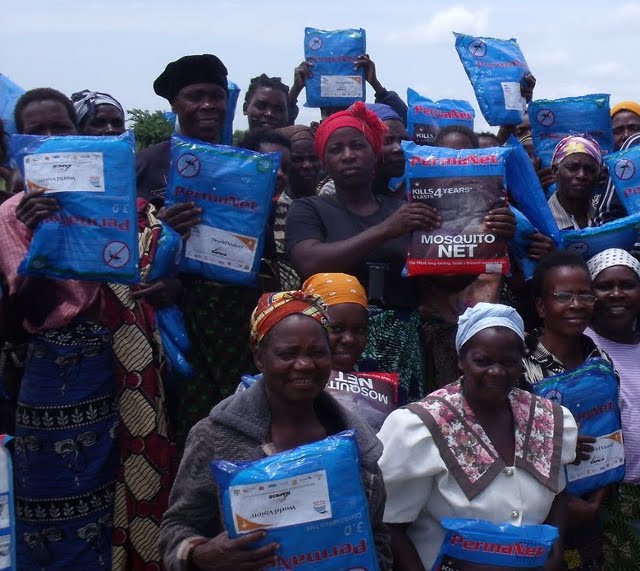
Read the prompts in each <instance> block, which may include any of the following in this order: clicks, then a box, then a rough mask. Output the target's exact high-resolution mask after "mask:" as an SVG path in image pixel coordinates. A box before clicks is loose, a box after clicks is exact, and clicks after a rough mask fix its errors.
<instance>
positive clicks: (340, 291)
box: [302, 274, 369, 308]
mask: <svg viewBox="0 0 640 571" xmlns="http://www.w3.org/2000/svg"><path fill="white" fill-rule="evenodd" d="M302 291H303V292H304V293H306V294H307V295H318V296H320V297H321V298H322V299H323V301H324V302H325V303H326V304H327V306H329V307H331V306H332V305H338V304H339V303H357V304H358V305H362V306H363V307H365V308H366V307H368V305H369V304H368V303H367V294H366V292H365V291H364V288H363V287H362V285H361V284H360V282H359V281H358V278H356V277H354V276H350V275H348V274H316V275H314V276H311V277H310V278H309V279H308V280H307V281H306V282H304V284H302Z"/></svg>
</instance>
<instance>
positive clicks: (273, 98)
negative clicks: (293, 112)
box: [242, 73, 295, 131]
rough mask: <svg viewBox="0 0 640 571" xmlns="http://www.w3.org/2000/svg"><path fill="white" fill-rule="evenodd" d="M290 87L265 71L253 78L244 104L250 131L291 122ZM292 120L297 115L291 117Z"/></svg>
mask: <svg viewBox="0 0 640 571" xmlns="http://www.w3.org/2000/svg"><path fill="white" fill-rule="evenodd" d="M288 105H289V87H288V86H286V85H285V84H284V83H282V80H281V79H280V78H279V77H269V76H267V75H265V74H264V73H263V74H262V75H259V76H258V77H254V78H252V79H251V83H250V84H249V89H247V94H246V95H245V98H244V105H243V106H242V111H243V113H244V114H245V115H246V116H247V121H248V122H249V131H255V130H256V129H278V128H280V127H286V126H287V125H288V124H289V108H288ZM291 119H292V121H293V120H294V119H295V117H292V118H291Z"/></svg>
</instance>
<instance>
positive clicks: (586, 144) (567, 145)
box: [551, 135, 602, 170]
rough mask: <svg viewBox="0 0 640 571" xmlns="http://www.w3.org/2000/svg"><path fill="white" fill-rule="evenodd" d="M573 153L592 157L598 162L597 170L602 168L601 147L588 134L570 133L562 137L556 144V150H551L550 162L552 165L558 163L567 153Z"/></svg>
mask: <svg viewBox="0 0 640 571" xmlns="http://www.w3.org/2000/svg"><path fill="white" fill-rule="evenodd" d="M575 153H585V154H587V155H589V156H591V157H593V158H594V159H595V160H596V162H597V163H598V170H602V149H600V145H598V143H597V141H595V140H594V139H592V138H591V137H589V136H588V135H585V136H576V135H570V136H568V137H565V138H564V139H562V141H560V142H559V143H558V144H557V145H556V150H555V151H553V158H552V159H551V164H552V165H554V166H555V165H559V164H560V163H561V162H562V161H563V160H564V159H566V158H567V157H568V156H569V155H573V154H575Z"/></svg>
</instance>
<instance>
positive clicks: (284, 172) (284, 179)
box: [259, 143, 291, 194]
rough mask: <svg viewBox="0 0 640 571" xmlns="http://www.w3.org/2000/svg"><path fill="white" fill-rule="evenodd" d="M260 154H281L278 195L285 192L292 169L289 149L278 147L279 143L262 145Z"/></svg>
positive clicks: (277, 184)
mask: <svg viewBox="0 0 640 571" xmlns="http://www.w3.org/2000/svg"><path fill="white" fill-rule="evenodd" d="M259 152H261V153H280V165H279V166H278V175H277V177H276V193H277V194H280V193H282V192H284V191H285V190H286V188H287V185H288V184H289V171H290V169H291V151H290V150H289V148H288V147H284V146H283V145H278V144H277V143H261V144H260V149H259Z"/></svg>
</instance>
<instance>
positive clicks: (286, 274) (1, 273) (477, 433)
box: [0, 54, 640, 571]
mask: <svg viewBox="0 0 640 571" xmlns="http://www.w3.org/2000/svg"><path fill="white" fill-rule="evenodd" d="M355 67H356V68H358V69H359V68H362V69H364V70H365V78H366V80H367V81H368V82H369V84H370V85H371V86H372V87H373V89H374V92H375V103H371V104H369V103H367V104H364V103H361V102H358V103H355V104H354V105H352V106H350V107H349V108H344V109H339V108H325V109H321V119H322V120H321V121H320V122H319V123H313V124H311V125H308V126H307V125H300V124H295V119H296V117H297V115H298V107H297V98H298V96H299V95H300V93H301V91H302V90H303V89H304V86H305V81H306V79H308V77H309V76H310V74H312V73H313V66H312V65H311V64H310V63H308V62H303V63H302V64H301V65H300V66H298V67H297V68H296V69H295V71H294V82H293V85H292V87H291V88H289V87H288V86H287V85H285V84H284V83H283V82H282V81H281V80H280V78H275V77H269V76H267V75H264V74H262V75H260V76H258V77H255V78H254V79H252V80H251V83H250V86H249V89H248V90H247V92H246V96H245V99H244V103H243V105H242V112H243V113H244V115H246V116H247V121H248V126H249V127H248V130H247V132H246V134H245V136H244V138H243V139H242V141H241V142H240V144H239V145H240V146H241V147H244V148H246V149H250V150H253V151H256V152H263V153H266V152H277V153H279V154H280V166H279V171H278V177H277V182H276V188H275V194H274V200H273V205H272V213H271V217H270V220H269V223H268V226H267V239H266V242H267V243H266V246H265V250H264V254H263V260H262V265H261V270H260V274H259V278H258V282H257V284H256V285H255V286H251V287H250V286H239V285H231V284H224V283H217V282H212V281H209V280H207V279H204V278H202V277H198V276H195V275H182V274H181V275H178V276H175V277H165V278H162V279H160V280H150V279H149V276H150V268H151V266H152V264H153V261H154V256H155V254H156V251H157V246H158V240H159V238H160V235H161V231H162V228H163V227H166V226H168V227H170V228H172V229H173V230H175V231H176V232H177V233H178V234H179V235H180V236H181V238H182V240H187V239H188V238H189V235H190V232H191V230H192V228H194V227H195V226H197V225H198V224H200V223H201V222H202V214H203V211H202V209H201V208H200V207H199V206H198V205H197V203H195V202H184V203H180V204H175V205H173V206H170V207H167V206H165V204H164V202H165V191H166V188H167V184H168V179H169V175H168V173H169V168H170V160H171V159H170V150H171V142H170V141H168V140H167V141H164V142H161V143H159V144H157V145H154V146H152V147H149V148H147V149H144V150H142V151H140V152H139V153H138V155H137V166H136V169H137V172H136V174H137V193H138V196H137V211H138V236H139V249H140V253H141V256H140V260H141V267H140V270H141V282H140V283H139V284H137V285H134V286H127V285H122V284H111V283H100V282H88V281H75V280H53V279H47V278H34V277H26V276H24V275H22V274H21V273H20V272H19V266H20V263H21V261H22V260H23V258H24V257H25V255H26V253H27V251H28V249H29V245H30V241H31V238H32V236H33V233H34V230H36V229H37V227H38V225H39V224H40V223H41V222H42V221H43V220H45V219H46V218H47V217H49V216H51V215H52V214H53V213H55V212H56V211H57V210H58V209H59V203H58V201H57V200H56V198H55V195H47V194H46V193H45V192H44V191H42V190H28V191H26V190H25V189H24V188H23V182H22V179H21V176H20V173H19V171H18V170H16V169H13V168H11V163H10V161H9V160H8V159H10V156H9V154H10V153H9V147H8V145H7V137H6V136H5V134H4V132H3V131H2V132H0V177H2V180H3V181H4V190H3V191H2V195H1V199H2V203H1V204H0V244H1V247H0V277H1V279H2V301H1V305H0V319H1V328H0V342H2V353H1V357H0V376H1V378H2V380H3V385H2V401H1V402H0V406H1V408H0V411H1V414H2V417H1V419H0V433H2V432H5V433H8V434H13V435H15V440H14V445H13V449H12V452H13V461H14V480H15V483H14V494H15V514H16V520H17V523H16V541H17V568H18V569H21V570H36V569H37V570H41V569H46V570H57V569H59V570H70V569H78V570H81V569H82V570H85V569H113V570H114V571H117V570H123V571H124V570H130V569H131V570H136V571H149V570H152V569H158V570H159V569H171V570H175V571H177V570H182V569H203V570H229V571H231V570H240V569H244V570H248V571H250V570H256V571H257V570H259V569H266V568H270V566H273V565H275V561H276V554H277V551H278V545H276V544H274V543H268V544H266V545H262V546H261V547H255V545H254V544H255V543H256V542H257V541H258V540H262V539H264V537H267V533H266V532H265V531H255V532H253V533H250V534H247V535H244V536H241V537H239V538H232V537H231V536H230V535H229V533H228V530H226V529H225V527H224V522H223V519H222V517H221V506H220V502H219V496H218V493H219V491H218V489H217V486H216V483H215V481H214V479H213V476H212V474H211V472H210V469H209V463H210V461H212V460H215V459H220V460H243V461H252V460H257V459H259V458H263V457H265V456H268V455H272V454H275V453H278V452H282V451H286V450H290V449H292V448H295V447H297V446H300V445H303V444H306V443H310V442H314V441H318V440H321V439H323V438H325V437H327V436H329V435H332V434H336V433H338V432H340V431H343V430H345V429H349V428H355V429H357V442H358V446H359V449H360V458H361V473H362V481H363V485H364V489H365V492H366V497H367V499H368V502H369V507H370V517H371V525H372V530H373V537H374V540H375V549H376V553H377V556H378V560H379V564H380V568H381V569H383V570H391V569H396V570H397V571H422V570H428V569H431V566H432V565H433V563H434V560H435V558H436V556H437V553H438V551H439V549H440V545H441V543H442V540H443V537H444V531H443V528H442V526H441V523H440V520H441V519H442V518H444V517H448V516H455V517H465V518H478V519H484V520H488V521H491V522H493V523H512V524H514V525H527V524H542V523H548V524H550V525H553V526H556V527H557V528H558V530H559V532H560V539H559V540H558V541H557V542H556V544H555V545H554V548H553V551H552V554H551V556H550V558H549V561H548V563H547V566H546V569H554V570H561V569H562V570H569V569H575V570H584V571H586V570H597V569H605V568H611V569H625V570H628V571H632V570H633V569H640V531H639V530H640V487H639V486H638V485H639V484H640V430H635V429H636V428H637V425H638V420H637V418H638V409H636V404H638V406H639V407H640V400H639V397H638V395H639V394H640V372H639V369H638V367H637V363H638V362H639V358H640V335H639V333H638V328H637V316H638V314H639V313H640V262H639V261H638V260H637V259H636V257H634V255H632V253H630V252H627V251H625V250H621V249H617V248H612V249H608V250H605V251H603V252H601V253H599V254H597V255H596V256H594V257H593V258H591V259H589V260H584V259H583V258H582V257H581V256H580V255H578V254H575V253H570V252H567V251H561V250H557V245H556V244H555V243H554V241H553V240H552V238H551V237H550V236H546V235H544V234H543V233H542V232H540V231H537V232H535V233H533V234H532V235H531V236H529V249H528V255H529V257H530V258H531V260H532V261H534V262H536V263H537V267H536V271H535V274H534V276H533V278H532V279H531V280H529V281H526V280H525V279H524V278H523V275H522V273H521V272H520V271H519V269H518V267H517V266H516V265H513V269H512V272H511V275H510V276H508V277H507V276H501V275H499V274H482V275H457V276H452V275H439V276H423V277H414V278H405V277H402V269H403V267H404V265H405V262H406V257H407V249H408V244H409V237H410V235H411V233H412V232H414V231H429V230H432V229H435V228H438V227H439V226H440V224H441V223H442V218H441V214H440V213H439V212H438V211H437V210H435V209H434V208H432V207H430V206H427V205H425V204H424V203H409V202H407V199H406V197H405V189H404V183H403V182H402V177H403V175H404V169H405V158H404V153H403V150H402V147H401V143H402V142H403V141H408V140H410V137H409V134H408V132H407V124H406V122H407V106H406V104H405V103H404V102H403V100H402V98H401V97H400V96H399V95H398V94H397V93H394V92H392V91H388V90H386V89H385V88H384V87H383V86H382V83H381V82H380V80H379V78H378V75H377V71H376V67H375V64H374V62H373V61H372V60H371V58H370V57H369V56H368V55H366V54H363V55H362V56H361V57H359V58H358V59H357V60H356V62H355ZM534 86H535V79H534V78H533V77H532V76H530V75H527V76H525V77H523V80H522V92H523V95H525V97H526V98H527V100H529V101H530V100H531V98H532V95H533V89H534ZM96 87H98V86H96ZM153 89H154V91H155V93H156V94H158V95H159V96H161V97H163V98H165V99H166V100H167V101H168V103H169V104H170V105H171V108H172V110H173V111H174V112H175V113H176V115H177V123H176V130H178V131H179V132H180V133H181V134H183V135H185V136H187V137H190V138H193V139H198V140H200V141H204V142H206V143H213V144H216V143H219V142H220V137H221V133H222V127H223V124H224V120H225V115H226V112H227V93H228V83H227V69H226V67H225V65H224V64H223V62H222V61H220V59H219V58H217V57H216V56H214V55H210V54H204V55H188V56H185V57H182V58H180V59H178V60H176V61H174V62H171V63H169V64H168V65H167V66H166V69H165V70H164V71H163V72H162V73H161V74H160V75H159V76H158V78H157V79H156V81H155V82H154V84H153ZM611 113H612V121H613V135H614V141H615V150H619V149H627V148H630V147H632V146H634V145H636V144H638V143H639V142H640V104H636V103H633V102H625V103H621V104H619V105H616V106H614V107H613V108H612V109H611ZM15 124H16V128H17V131H18V133H20V134H26V135H43V136H74V135H90V136H112V135H119V134H122V133H124V132H125V130H126V116H125V111H124V109H123V107H122V106H121V105H120V103H119V102H118V101H117V99H116V98H115V97H114V96H112V95H109V94H107V93H103V92H99V91H92V90H84V91H80V92H78V93H74V94H72V95H71V97H67V96H66V95H64V94H62V93H60V92H59V91H56V90H54V89H52V88H48V87H47V88H38V89H33V90H31V91H28V92H26V93H25V94H24V95H23V96H22V97H21V98H20V99H19V101H18V102H17V105H16V107H15ZM511 134H514V135H515V136H516V137H517V138H518V140H519V141H520V142H521V144H522V145H523V146H524V147H525V148H526V149H527V152H528V153H529V155H530V157H531V161H532V163H533V164H534V165H535V168H536V170H537V172H538V174H539V177H540V180H541V182H542V184H543V185H544V187H545V188H547V187H549V186H550V185H551V184H553V183H555V184H556V185H557V190H556V192H555V193H554V194H553V195H552V196H551V197H550V198H549V206H550V209H551V213H552V215H553V217H554V219H555V221H556V222H557V224H558V227H559V229H561V230H562V229H583V228H588V227H594V226H598V225H602V224H604V223H606V222H608V221H611V220H615V219H618V218H620V217H622V216H625V212H624V209H623V207H622V204H621V203H620V201H619V200H618V199H617V197H616V194H615V189H614V187H613V183H612V181H611V180H610V178H609V177H608V174H607V172H606V169H605V168H604V167H603V153H602V151H601V149H600V147H599V146H598V144H597V143H596V142H595V141H594V140H593V139H591V138H589V137H587V136H582V135H571V136H568V137H566V138H565V139H563V140H562V141H560V142H559V144H558V145H557V147H556V149H555V153H554V155H553V160H552V166H551V168H549V169H543V168H541V167H540V161H539V160H538V158H537V157H536V156H535V150H534V147H533V144H532V142H531V127H530V124H529V121H528V119H527V118H525V121H524V122H523V123H522V124H520V125H518V126H504V127H501V128H500V131H499V132H498V133H497V134H492V133H475V132H473V131H472V130H470V129H468V128H467V127H464V126H457V125H454V126H451V127H447V128H444V129H442V130H441V131H440V132H439V133H438V135H437V137H436V139H435V143H434V144H435V145H436V146H440V147H448V148H452V149H474V148H480V147H496V146H500V145H501V144H504V143H505V141H506V138H507V137H508V136H509V135H511ZM398 181H400V182H398ZM600 187H602V188H603V189H604V190H603V192H596V190H597V189H598V188H600ZM507 190H508V189H507ZM484 223H485V230H486V231H487V232H492V233H493V234H494V235H495V236H496V237H497V238H498V239H500V240H504V241H505V242H506V241H510V240H512V239H513V237H514V234H515V231H516V219H515V216H514V214H513V213H512V211H511V210H510V208H509V206H508V204H499V205H497V206H496V207H495V208H494V209H493V210H491V211H490V212H489V213H488V214H487V216H486V218H485V222H484ZM171 304H177V305H178V306H179V307H180V309H181V310H182V312H183V314H184V317H185V322H186V327H187V331H188V334H189V338H190V341H191V351H190V353H189V354H188V359H189V363H190V364H191V366H192V368H193V370H194V375H193V376H192V377H191V378H189V379H186V380H183V381H182V382H180V383H179V384H178V385H177V386H174V385H169V384H167V383H166V382H165V381H166V379H165V375H166V366H165V356H164V352H163V346H162V343H161V340H160V337H159V335H158V325H157V320H156V311H157V310H158V309H160V308H163V307H166V306H168V305H171ZM594 357H598V358H601V359H604V360H605V361H607V362H609V363H611V364H612V366H613V367H614V368H615V370H616V371H617V374H618V376H619V385H620V409H621V418H622V427H623V435H624V446H625V460H626V476H625V479H624V482H621V483H620V485H618V486H607V487H604V488H601V489H598V490H596V491H594V492H592V493H589V494H588V495H585V496H582V497H578V496H570V495H568V494H567V492H566V491H565V486H566V479H565V471H564V467H565V466H567V465H569V464H570V463H573V462H577V463H579V462H581V461H582V462H584V461H588V459H589V457H590V454H591V453H592V448H593V441H594V439H593V438H591V437H590V436H591V435H588V434H579V430H580V427H579V424H578V423H576V420H575V419H574V418H573V416H572V414H571V413H570V412H569V411H568V410H567V409H566V408H564V407H562V406H560V405H559V404H557V403H554V402H551V401H549V400H546V399H544V398H542V397H539V396H536V394H535V391H534V387H535V385H536V384H538V383H540V382H541V381H543V380H545V379H547V378H549V377H552V376H554V375H559V374H562V373H565V372H567V371H572V370H574V369H576V368H578V367H580V366H581V365H582V364H584V363H585V362H586V361H588V360H589V359H591V358H594ZM332 371H334V372H335V371H348V372H351V371H363V372H386V373H397V374H398V376H399V396H398V401H399V404H400V405H402V406H401V407H400V408H399V409H398V410H396V411H394V412H392V413H391V414H390V415H389V416H388V418H387V420H386V421H385V423H384V425H383V426H382V429H381V430H380V432H379V433H378V434H377V435H376V433H375V432H374V431H373V430H372V429H371V428H370V427H369V426H368V425H367V423H366V422H365V421H364V420H363V419H361V418H359V417H358V415H357V414H356V413H355V412H354V411H350V410H347V409H346V408H344V407H343V406H341V405H340V404H339V403H338V402H337V401H336V400H335V399H334V398H333V397H332V396H331V395H330V394H329V393H328V392H326V391H325V390H324V388H325V386H326V384H327V382H328V380H329V378H330V376H331V375H332ZM257 372H259V373H261V375H262V376H261V377H260V381H258V382H255V383H254V384H253V385H252V386H251V387H250V388H249V389H247V390H245V391H243V392H236V388H237V386H238V383H239V382H240V379H241V376H242V375H243V374H245V373H251V374H254V373H257Z"/></svg>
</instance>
